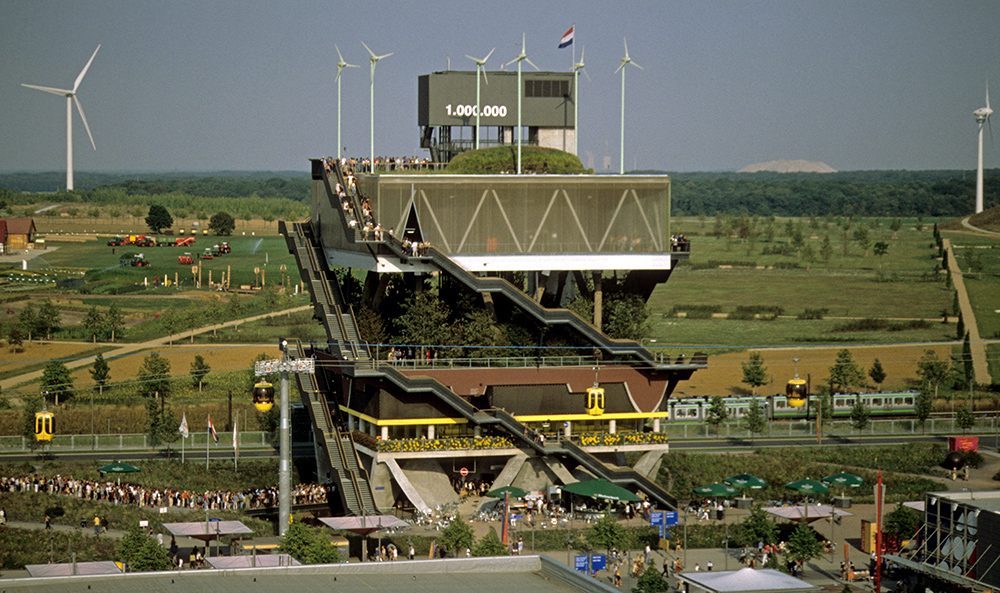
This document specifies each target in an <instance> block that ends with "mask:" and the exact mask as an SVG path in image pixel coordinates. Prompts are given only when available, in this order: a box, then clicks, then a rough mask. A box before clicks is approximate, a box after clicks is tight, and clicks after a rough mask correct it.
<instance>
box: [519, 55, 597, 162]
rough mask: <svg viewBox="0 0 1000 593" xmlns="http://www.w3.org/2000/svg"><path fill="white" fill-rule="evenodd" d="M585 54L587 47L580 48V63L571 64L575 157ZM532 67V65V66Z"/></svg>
mask: <svg viewBox="0 0 1000 593" xmlns="http://www.w3.org/2000/svg"><path fill="white" fill-rule="evenodd" d="M586 52H587V46H583V47H581V48H580V61H579V62H577V63H575V64H573V125H574V126H576V129H575V130H573V154H575V155H576V156H577V157H579V156H580V149H579V146H580V143H579V137H580V71H581V70H583V54H585V53H586ZM532 65H534V64H532ZM583 73H584V74H585V75H586V76H587V80H590V75H589V74H587V71H586V70H583Z"/></svg>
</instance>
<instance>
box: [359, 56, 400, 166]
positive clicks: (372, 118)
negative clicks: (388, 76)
mask: <svg viewBox="0 0 1000 593" xmlns="http://www.w3.org/2000/svg"><path fill="white" fill-rule="evenodd" d="M361 45H364V46H365V49H367V50H368V53H369V54H371V57H370V58H368V61H369V62H371V66H372V86H371V113H372V117H371V122H370V126H371V146H370V148H371V154H370V155H369V158H370V159H371V164H372V173H374V172H375V64H377V63H378V61H379V60H381V59H382V58H388V57H389V56H391V55H392V54H393V53H394V52H389V53H387V54H385V55H382V56H376V55H375V52H373V51H372V50H371V48H370V47H368V45H367V44H365V42H364V41H362V42H361Z"/></svg>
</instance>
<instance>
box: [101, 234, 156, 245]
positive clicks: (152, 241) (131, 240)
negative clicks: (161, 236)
mask: <svg viewBox="0 0 1000 593" xmlns="http://www.w3.org/2000/svg"><path fill="white" fill-rule="evenodd" d="M108 245H109V246H110V247H120V246H122V245H135V246H136V247H153V246H155V245H156V238H155V237H150V236H149V235H128V236H127V237H115V238H114V239H111V240H110V241H108Z"/></svg>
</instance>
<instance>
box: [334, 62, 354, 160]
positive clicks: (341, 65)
mask: <svg viewBox="0 0 1000 593" xmlns="http://www.w3.org/2000/svg"><path fill="white" fill-rule="evenodd" d="M333 47H335V48H337V156H343V152H342V151H343V150H344V145H343V144H341V143H340V72H341V70H343V69H344V68H358V67H359V66H356V65H354V64H348V63H347V62H345V61H344V56H342V55H340V48H339V47H337V44H336V43H335V44H333Z"/></svg>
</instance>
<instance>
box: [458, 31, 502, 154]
mask: <svg viewBox="0 0 1000 593" xmlns="http://www.w3.org/2000/svg"><path fill="white" fill-rule="evenodd" d="M495 50H496V48H495V47H494V48H493V49H491V50H490V53H488V54H486V57H485V58H483V59H481V60H480V59H479V58H474V57H472V56H470V55H469V54H465V57H467V58H469V59H470V60H472V61H473V62H475V63H476V150H479V114H480V113H481V112H482V110H483V109H482V104H480V102H479V75H480V74H482V75H483V78H484V79H486V70H485V69H484V68H483V66H484V65H485V64H486V60H488V59H490V56H492V55H493V52H494V51H495ZM489 83H490V81H489V79H486V84H489Z"/></svg>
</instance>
